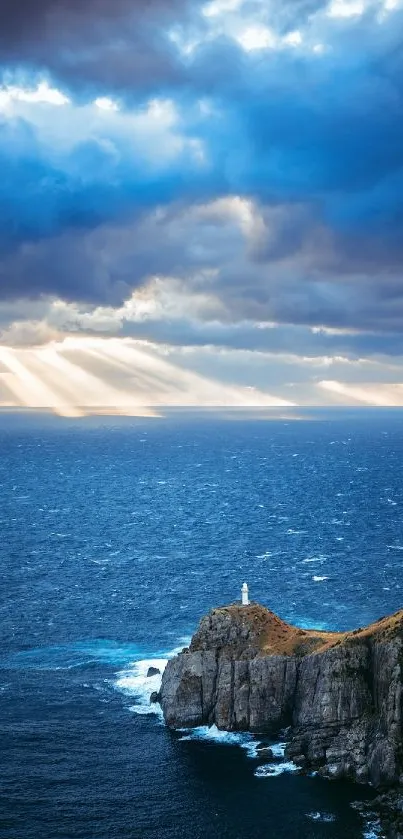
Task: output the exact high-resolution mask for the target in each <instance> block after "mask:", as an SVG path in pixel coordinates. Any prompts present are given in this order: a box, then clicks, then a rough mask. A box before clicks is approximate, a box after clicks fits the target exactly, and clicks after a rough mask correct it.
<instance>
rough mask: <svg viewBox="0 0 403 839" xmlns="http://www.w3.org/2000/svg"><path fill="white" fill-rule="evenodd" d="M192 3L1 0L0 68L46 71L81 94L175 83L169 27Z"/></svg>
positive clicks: (181, 0)
mask: <svg viewBox="0 0 403 839" xmlns="http://www.w3.org/2000/svg"><path fill="white" fill-rule="evenodd" d="M195 6H197V4H196V3H193V4H191V3H190V0H170V2H169V3H167V2H165V0H135V2H133V0H3V2H2V4H1V11H0V62H1V63H2V65H3V67H5V68H17V69H19V70H20V71H21V73H24V71H31V72H33V74H35V72H38V73H43V71H45V72H48V73H50V74H52V75H53V77H54V78H56V79H58V80H59V81H60V82H61V83H62V84H64V85H66V86H67V87H72V88H75V89H76V91H77V93H80V89H81V91H82V92H85V91H86V90H88V89H90V90H91V89H99V88H100V87H102V86H103V87H105V86H106V87H107V88H109V89H116V88H118V87H121V88H124V89H126V90H127V89H129V88H136V87H137V86H140V87H141V88H142V90H146V89H150V88H151V87H152V86H153V85H155V84H162V83H164V84H165V83H167V82H169V81H170V82H172V81H174V79H175V78H177V76H178V71H179V64H178V56H177V51H176V50H175V49H174V46H173V43H172V41H171V40H170V39H169V38H168V36H167V29H169V28H170V26H172V25H173V23H174V22H175V21H176V20H178V18H179V19H185V20H186V18H187V16H188V15H189V14H190V13H193V10H194V8H195Z"/></svg>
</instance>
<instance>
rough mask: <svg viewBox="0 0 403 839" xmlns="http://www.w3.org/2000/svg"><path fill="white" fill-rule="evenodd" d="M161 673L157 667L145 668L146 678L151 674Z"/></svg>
mask: <svg viewBox="0 0 403 839" xmlns="http://www.w3.org/2000/svg"><path fill="white" fill-rule="evenodd" d="M160 673H161V670H160V669H159V667H149V668H148V670H147V679H149V678H150V677H151V676H158V675H159V674H160Z"/></svg>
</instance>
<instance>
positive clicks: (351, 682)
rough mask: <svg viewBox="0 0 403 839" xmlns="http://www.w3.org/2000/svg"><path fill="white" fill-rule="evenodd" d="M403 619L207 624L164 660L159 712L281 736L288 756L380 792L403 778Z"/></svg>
mask: <svg viewBox="0 0 403 839" xmlns="http://www.w3.org/2000/svg"><path fill="white" fill-rule="evenodd" d="M402 644H403V612H398V613H396V614H395V615H393V616H391V617H390V618H384V619H382V620H381V621H378V622H377V623H375V624H373V625H371V626H369V627H366V628H364V629H361V630H358V631H355V632H347V633H326V632H320V631H317V632H316V631H306V630H302V629H298V628H297V627H293V626H290V625H289V624H287V623H285V622H284V621H282V620H281V619H280V618H279V617H278V616H277V615H274V614H273V613H272V612H270V611H269V610H267V609H265V608H264V607H263V606H259V605H257V604H251V605H249V606H239V605H232V606H227V607H224V608H219V609H213V610H212V611H211V612H210V614H209V615H207V616H206V617H204V618H203V619H202V621H201V623H200V626H199V628H198V630H197V632H196V634H195V635H194V636H193V639H192V642H191V645H190V647H189V650H186V651H183V652H182V653H180V654H179V655H177V656H175V657H174V658H172V659H170V660H169V661H168V664H167V666H166V669H165V671H164V674H163V677H162V684H161V698H160V701H161V706H162V710H163V714H164V718H165V720H166V722H167V724H168V725H169V726H171V727H178V728H183V727H192V726H199V725H206V724H207V725H212V724H215V725H217V727H218V728H221V729H227V730H238V731H243V730H250V731H267V732H270V733H272V734H274V733H277V732H278V731H279V730H280V729H283V728H284V727H285V726H290V732H289V741H288V744H287V748H286V756H287V757H288V758H291V759H292V760H294V761H295V762H296V763H297V764H298V765H300V766H301V767H304V768H306V769H312V770H316V771H318V772H319V773H321V774H322V775H324V776H327V777H333V778H341V777H350V778H353V779H355V780H357V781H362V782H367V781H370V782H372V783H373V784H374V785H375V786H381V785H383V784H394V783H397V781H398V779H399V776H400V775H401V773H402V771H403V758H402V753H403V749H402V746H403V743H402V732H401V721H402V720H401V717H402V708H401V706H402V701H401V700H402V670H401V665H402V660H403V658H402Z"/></svg>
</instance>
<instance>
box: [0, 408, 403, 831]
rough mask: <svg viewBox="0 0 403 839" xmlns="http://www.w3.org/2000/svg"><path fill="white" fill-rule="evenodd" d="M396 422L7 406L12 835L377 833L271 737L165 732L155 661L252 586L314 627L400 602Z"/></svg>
mask: <svg viewBox="0 0 403 839" xmlns="http://www.w3.org/2000/svg"><path fill="white" fill-rule="evenodd" d="M402 418H403V414H402V413H401V412H400V411H384V412H377V411H374V412H370V411H365V412H360V413H358V414H354V413H353V414H347V413H343V412H338V413H337V414H335V415H334V416H331V415H323V414H321V413H319V414H317V415H315V419H314V420H302V421H297V422H293V421H284V420H275V421H272V422H264V421H248V422H245V421H242V422H240V421H229V420H213V419H209V420H201V419H193V420H192V421H187V420H186V421H185V420H184V419H181V418H180V417H176V418H170V419H167V420H161V421H160V420H155V421H154V420H119V421H118V420H102V421H99V420H98V421H93V420H92V421H77V422H71V421H62V420H52V421H50V420H48V419H45V418H41V419H36V420H35V421H34V420H33V419H30V418H23V417H18V418H13V417H11V416H0V520H1V534H2V538H1V542H0V559H1V566H0V574H1V592H2V598H1V609H0V627H1V633H0V635H1V641H0V736H1V743H2V781H1V785H2V788H1V798H0V837H1V839H37V837H41V839H56V837H59V836H60V837H71V839H73V837H74V839H78V838H79V839H98V837H99V839H115V837H116V839H118V837H119V839H120V837H136V839H137V837H138V839H142V838H143V837H144V839H174V838H175V839H176V837H178V839H210V837H211V839H212V838H213V837H223V839H250V837H251V836H253V837H254V839H270V837H279V839H282V837H284V839H286V838H287V839H301V837H314V838H315V839H316V838H318V839H319V838H320V837H329V839H335V837H340V836H344V837H347V839H348V837H351V839H353V837H354V839H358V837H362V836H364V835H367V836H373V835H376V825H372V826H371V825H367V826H365V825H364V824H363V821H362V818H361V817H360V815H359V813H358V812H357V810H356V809H354V808H352V807H351V806H350V803H351V801H353V800H354V799H357V797H358V798H359V797H364V798H365V797H366V796H367V795H368V794H369V795H370V793H368V790H364V789H362V790H361V789H360V790H357V787H352V786H350V785H348V784H339V783H329V782H324V781H321V780H319V779H318V778H315V777H313V778H303V777H300V776H299V775H298V773H296V772H295V771H294V767H293V766H292V764H291V765H290V764H288V763H287V762H286V761H285V759H284V758H283V757H282V751H281V744H277V746H276V749H277V752H276V755H275V760H274V761H273V762H272V763H270V762H268V761H267V758H264V757H259V755H258V751H257V748H256V747H257V741H256V739H255V738H252V737H250V736H248V735H243V736H241V737H237V736H236V735H226V734H225V733H222V732H218V731H217V730H215V729H213V730H210V731H208V730H207V729H203V728H201V729H196V730H195V731H194V732H191V733H189V732H174V733H172V732H169V731H167V729H166V728H165V727H164V725H163V723H162V720H161V718H160V716H159V715H158V713H151V712H150V711H152V710H153V709H152V708H151V709H150V706H149V703H148V697H149V693H150V692H151V690H152V689H154V688H155V687H156V686H157V682H158V676H157V677H153V680H149V679H147V678H146V673H147V669H148V665H149V663H150V660H151V659H159V660H160V661H159V664H158V665H157V666H159V667H160V669H162V668H163V665H164V661H165V660H166V657H167V655H170V654H172V652H173V651H174V650H175V648H177V647H180V646H182V645H183V644H185V643H186V641H187V639H188V638H189V636H190V634H191V633H192V632H193V630H194V628H195V626H196V624H197V622H198V620H199V619H200V617H201V616H202V614H204V613H205V612H206V611H207V610H208V609H209V608H210V607H211V606H212V605H214V604H219V603H226V602H230V601H232V600H233V599H234V598H235V597H237V596H238V592H239V588H240V584H241V583H242V582H243V580H244V579H246V580H247V581H248V583H249V586H250V589H251V593H252V595H253V597H254V598H255V599H257V600H259V601H261V602H262V603H264V604H266V605H267V606H269V607H270V608H273V609H274V610H275V611H277V612H278V613H279V614H280V615H281V616H282V617H284V618H286V619H287V620H291V621H294V622H296V623H299V624H300V625H303V626H321V627H328V628H331V629H344V628H353V627H356V626H359V625H363V624H365V623H367V622H369V621H371V620H374V619H376V618H379V617H380V616H381V615H383V614H386V613H388V612H393V611H395V610H396V609H398V608H400V607H401V605H402V592H401V588H400V586H401V585H402V573H401V562H402V557H403V554H402V551H403V519H402V503H403V477H402V469H401V467H402V439H403V438H402Z"/></svg>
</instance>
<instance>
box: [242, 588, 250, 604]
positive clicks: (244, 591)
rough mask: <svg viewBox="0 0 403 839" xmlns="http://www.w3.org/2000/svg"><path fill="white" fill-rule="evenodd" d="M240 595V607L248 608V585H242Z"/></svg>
mask: <svg viewBox="0 0 403 839" xmlns="http://www.w3.org/2000/svg"><path fill="white" fill-rule="evenodd" d="M241 593H242V606H249V589H248V584H247V583H244V584H243V586H242V588H241Z"/></svg>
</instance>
